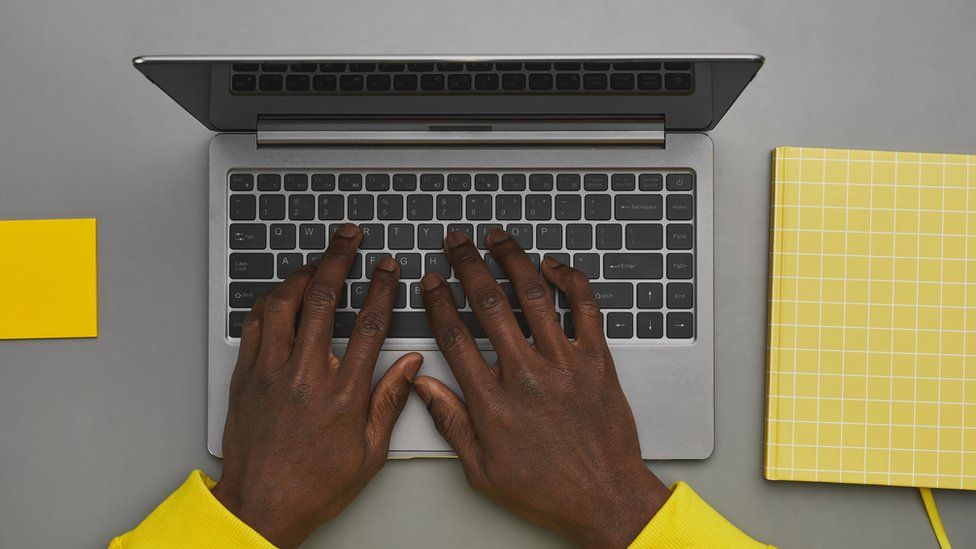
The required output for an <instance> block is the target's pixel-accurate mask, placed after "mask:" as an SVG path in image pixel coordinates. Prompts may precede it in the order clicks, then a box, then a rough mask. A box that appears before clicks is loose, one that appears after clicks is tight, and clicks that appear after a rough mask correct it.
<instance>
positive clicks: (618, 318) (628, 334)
mask: <svg viewBox="0 0 976 549" xmlns="http://www.w3.org/2000/svg"><path fill="white" fill-rule="evenodd" d="M607 337H608V338H610V339H630V338H632V337H634V315H633V314H632V313H607Z"/></svg>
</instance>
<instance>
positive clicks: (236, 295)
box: [228, 282, 278, 309]
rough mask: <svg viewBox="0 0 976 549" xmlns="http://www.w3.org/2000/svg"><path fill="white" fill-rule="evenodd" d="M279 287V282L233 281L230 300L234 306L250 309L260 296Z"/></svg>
mask: <svg viewBox="0 0 976 549" xmlns="http://www.w3.org/2000/svg"><path fill="white" fill-rule="evenodd" d="M277 287H278V283H277V282H231V283H230V295H229V296H228V302H229V303H230V306H231V307H234V308H240V309H250V308H251V307H253V306H254V302H255V301H257V300H258V298H259V297H261V296H263V295H264V294H267V293H270V292H271V290H274V289H275V288H277Z"/></svg>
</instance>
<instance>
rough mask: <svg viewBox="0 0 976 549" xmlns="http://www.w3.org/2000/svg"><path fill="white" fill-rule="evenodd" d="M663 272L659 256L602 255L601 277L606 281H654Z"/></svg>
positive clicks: (662, 262)
mask: <svg viewBox="0 0 976 549" xmlns="http://www.w3.org/2000/svg"><path fill="white" fill-rule="evenodd" d="M663 271H664V258H663V257H662V256H661V254H638V253H622V254H603V277H604V278H607V279H628V280H641V279H656V278H661V275H662V273H663Z"/></svg>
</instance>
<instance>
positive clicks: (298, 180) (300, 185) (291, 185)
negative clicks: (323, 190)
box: [285, 173, 308, 191]
mask: <svg viewBox="0 0 976 549" xmlns="http://www.w3.org/2000/svg"><path fill="white" fill-rule="evenodd" d="M285 190H286V191H307V190H308V176H307V175H305V174H303V173H287V174H285Z"/></svg>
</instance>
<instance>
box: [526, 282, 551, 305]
mask: <svg viewBox="0 0 976 549" xmlns="http://www.w3.org/2000/svg"><path fill="white" fill-rule="evenodd" d="M548 295H549V289H548V288H547V287H546V285H545V284H542V283H539V282H531V283H529V285H528V286H526V287H525V288H524V289H523V290H522V292H521V295H519V299H520V300H521V302H522V303H523V304H525V303H544V302H545V301H546V298H547V297H548Z"/></svg>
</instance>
